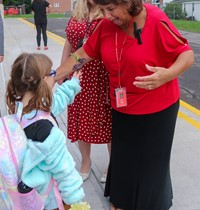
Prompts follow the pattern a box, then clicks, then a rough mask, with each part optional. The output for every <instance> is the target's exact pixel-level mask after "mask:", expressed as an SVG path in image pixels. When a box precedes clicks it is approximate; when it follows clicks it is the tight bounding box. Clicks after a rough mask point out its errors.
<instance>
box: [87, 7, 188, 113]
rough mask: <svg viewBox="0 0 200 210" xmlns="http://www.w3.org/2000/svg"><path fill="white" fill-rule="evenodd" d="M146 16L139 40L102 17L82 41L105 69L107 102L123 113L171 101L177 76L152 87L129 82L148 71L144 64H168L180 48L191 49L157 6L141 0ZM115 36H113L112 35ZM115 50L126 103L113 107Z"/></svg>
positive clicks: (143, 110) (176, 91) (163, 105)
mask: <svg viewBox="0 0 200 210" xmlns="http://www.w3.org/2000/svg"><path fill="white" fill-rule="evenodd" d="M144 6H145V7H146V10H147V18H146V23H145V26H144V28H143V29H142V33H141V39H142V44H141V45H139V44H138V42H137V39H136V38H133V37H131V36H129V35H128V36H127V38H126V41H125V43H124V45H123V42H124V40H125V36H126V34H125V32H123V31H122V30H121V29H120V28H119V27H118V26H116V25H115V24H113V23H112V22H111V21H108V20H106V19H104V20H103V21H102V22H101V24H100V25H99V27H98V28H97V29H96V30H95V32H94V33H93V34H92V35H91V36H90V38H89V39H88V40H87V42H86V43H85V44H84V50H85V51H86V53H87V54H88V55H89V56H90V57H92V58H98V57H100V58H101V59H102V60H103V62H104V64H105V66H106V69H107V70H108V72H109V77H110V78H109V79H110V97H111V105H112V107H113V108H114V109H116V110H117V111H119V112H122V113H127V114H136V115H137V114H149V113H155V112H158V111H161V110H163V109H165V108H167V107H169V106H170V105H171V104H173V103H175V102H176V101H177V100H178V99H179V97H180V90H179V86H178V80H177V79H174V80H172V81H170V82H168V83H166V84H164V85H162V86H161V87H159V88H156V89H154V90H150V91H149V90H146V89H141V88H137V87H136V86H135V85H133V82H134V80H135V77H136V76H143V75H149V74H151V72H149V71H148V70H147V69H146V68H145V64H148V65H150V66H161V67H165V68H168V67H169V66H171V65H172V64H173V63H174V62H175V60H176V58H177V57H178V56H179V55H180V54H181V53H183V52H185V51H187V50H191V48H190V47H189V45H188V42H187V40H186V39H185V38H183V37H182V36H181V35H180V33H179V32H178V30H177V29H176V28H175V27H174V25H173V24H172V23H171V22H170V20H169V19H168V17H167V16H166V15H165V13H164V12H162V11H161V10H160V9H158V8H157V7H155V6H153V5H150V4H144ZM161 22H164V23H166V24H167V25H168V26H169V28H170V29H171V30H172V31H173V32H174V33H175V34H176V35H177V36H178V37H179V38H180V39H181V40H182V41H183V43H184V44H182V43H180V42H179V41H177V40H176V39H175V37H174V36H173V35H172V34H171V33H170V32H169V31H168V30H167V29H166V27H164V26H163V24H161ZM116 36H117V37H116ZM116 41H117V46H118V47H117V50H118V54H120V53H121V49H122V47H123V51H122V56H121V69H120V73H121V77H120V80H121V86H122V87H126V91H127V102H128V105H127V106H126V107H121V108H117V107H116V98H115V94H114V92H115V89H116V88H118V62H117V56H116V45H115V42H116Z"/></svg>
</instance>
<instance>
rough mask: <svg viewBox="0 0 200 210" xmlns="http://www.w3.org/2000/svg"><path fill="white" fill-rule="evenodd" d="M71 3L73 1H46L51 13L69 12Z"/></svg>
mask: <svg viewBox="0 0 200 210" xmlns="http://www.w3.org/2000/svg"><path fill="white" fill-rule="evenodd" d="M71 1H73V0H48V2H49V3H50V4H51V5H52V8H51V13H65V12H70V11H71ZM57 6H58V7H57Z"/></svg>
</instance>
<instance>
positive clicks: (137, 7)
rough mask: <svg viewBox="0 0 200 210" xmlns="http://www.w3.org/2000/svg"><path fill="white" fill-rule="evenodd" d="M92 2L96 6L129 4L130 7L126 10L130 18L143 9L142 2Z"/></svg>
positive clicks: (95, 0)
mask: <svg viewBox="0 0 200 210" xmlns="http://www.w3.org/2000/svg"><path fill="white" fill-rule="evenodd" d="M94 2H95V3H96V4H98V5H108V4H115V5H120V4H130V3H131V6H130V8H129V10H128V12H129V14H130V15H132V16H136V15H138V14H139V13H140V12H141V11H142V8H143V2H142V0H94Z"/></svg>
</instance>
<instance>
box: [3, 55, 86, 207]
mask: <svg viewBox="0 0 200 210" xmlns="http://www.w3.org/2000/svg"><path fill="white" fill-rule="evenodd" d="M51 67H52V61H51V60H50V59H49V57H47V56H46V55H44V54H35V53H30V54H29V53H22V54H21V55H19V56H18V57H17V59H16V60H15V61H14V63H13V65H12V69H11V79H10V80H9V81H8V85H7V92H6V102H7V105H8V109H9V113H10V114H13V113H15V105H16V102H17V101H21V102H22V103H23V115H22V121H24V120H25V121H27V122H28V121H29V120H30V119H33V118H34V117H36V116H37V114H38V113H39V112H40V110H42V111H45V112H46V113H49V114H51V115H52V116H53V117H54V119H55V117H56V116H58V115H59V114H61V113H62V112H63V111H64V110H65V109H66V107H67V105H68V104H71V103H72V102H73V100H74V97H75V96H76V95H77V94H78V93H79V92H80V90H81V87H80V85H79V79H80V78H81V72H75V73H74V75H73V77H72V79H71V80H68V81H66V82H64V83H63V84H62V85H61V86H59V87H58V88H57V89H56V92H55V93H54V94H53V93H52V87H53V85H54V79H53V77H52V74H51ZM24 130H25V133H26V136H27V138H28V148H27V151H26V154H25V157H24V162H23V169H22V173H21V179H22V182H21V183H20V184H19V185H18V187H19V186H20V185H23V189H25V188H36V190H37V191H38V192H39V194H45V192H46V191H47V189H48V186H49V184H50V182H51V180H52V178H53V179H54V180H55V181H56V183H57V184H58V189H59V192H60V195H61V197H62V200H63V202H64V203H65V204H69V205H70V204H74V203H78V202H80V201H81V200H82V199H83V197H84V191H83V189H82V178H81V176H80V175H79V173H78V171H77V170H76V169H75V162H74V160H73V158H72V156H71V154H70V153H69V151H68V150H67V147H66V137H65V134H64V133H63V132H62V131H61V129H59V128H58V127H57V126H56V125H54V124H53V123H52V122H50V121H49V120H48V119H40V120H39V121H36V122H35V123H32V124H30V125H29V126H28V127H26V128H25V129H24ZM54 183H55V182H54ZM24 184H25V185H24ZM24 186H25V188H24ZM57 207H58V206H57V202H56V199H55V194H54V190H53V188H52V190H51V191H50V193H49V194H48V197H47V199H46V200H45V209H55V208H57Z"/></svg>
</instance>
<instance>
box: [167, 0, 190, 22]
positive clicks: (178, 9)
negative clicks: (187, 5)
mask: <svg viewBox="0 0 200 210" xmlns="http://www.w3.org/2000/svg"><path fill="white" fill-rule="evenodd" d="M164 12H165V13H166V15H167V16H168V17H169V18H170V19H177V20H178V19H186V16H187V14H186V12H185V11H182V4H177V3H173V2H170V3H169V4H167V5H166V7H165V9H164Z"/></svg>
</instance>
